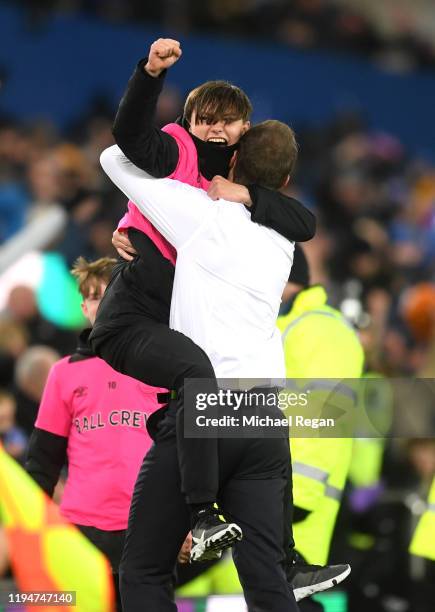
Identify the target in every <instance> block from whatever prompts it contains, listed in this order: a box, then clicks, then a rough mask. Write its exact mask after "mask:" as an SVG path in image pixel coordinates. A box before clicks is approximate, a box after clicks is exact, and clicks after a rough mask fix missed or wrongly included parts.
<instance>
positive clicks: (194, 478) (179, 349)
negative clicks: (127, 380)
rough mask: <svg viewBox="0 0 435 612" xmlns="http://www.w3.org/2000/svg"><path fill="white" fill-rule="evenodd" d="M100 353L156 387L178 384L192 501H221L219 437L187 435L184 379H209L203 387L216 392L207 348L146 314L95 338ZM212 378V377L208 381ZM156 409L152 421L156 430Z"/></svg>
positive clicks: (186, 489)
mask: <svg viewBox="0 0 435 612" xmlns="http://www.w3.org/2000/svg"><path fill="white" fill-rule="evenodd" d="M92 347H93V349H94V350H95V352H96V354H97V355H99V356H100V357H101V358H102V359H104V360H105V361H107V363H108V364H109V365H111V366H112V367H113V368H114V369H115V370H117V371H118V372H121V373H122V374H127V375H128V376H132V377H133V378H137V379H138V380H141V381H142V382H144V383H146V384H148V385H152V386H154V387H164V388H166V389H174V390H175V391H176V392H177V399H176V401H175V405H176V408H177V412H178V416H179V419H178V420H179V423H180V425H179V427H177V434H178V436H179V445H178V446H179V461H180V469H181V474H182V475H183V479H182V491H183V493H184V494H185V495H186V500H187V502H188V503H190V504H200V503H206V502H214V501H216V496H217V491H218V469H217V468H218V466H217V461H216V456H217V440H216V438H206V439H202V438H188V439H186V438H184V418H182V417H184V409H186V410H189V409H192V410H193V409H194V407H193V406H192V407H187V406H186V407H185V406H184V405H183V404H184V379H185V378H201V379H206V382H205V383H204V385H202V387H201V389H202V388H203V387H204V390H208V391H209V392H215V391H216V390H217V383H216V378H215V373H214V370H213V366H212V365H211V363H210V360H209V358H208V356H207V355H206V353H205V352H204V351H203V350H202V349H201V348H200V347H199V346H197V345H196V344H195V343H194V342H193V341H192V340H191V339H190V338H188V337H187V336H185V335H184V334H182V333H180V332H177V331H174V330H171V329H169V327H168V326H167V325H165V324H162V323H157V322H155V321H152V320H150V319H148V318H146V317H142V320H141V319H140V318H138V320H137V323H136V324H135V325H131V326H129V327H121V328H120V329H119V330H118V331H117V333H116V334H112V335H107V336H106V337H104V336H102V337H98V338H96V339H94V340H93V341H92ZM207 381H208V382H207ZM160 412H161V411H158V413H155V414H154V415H153V416H152V417H151V418H150V421H149V423H148V430H149V431H150V433H151V434H152V433H153V429H154V427H153V425H152V422H153V421H155V420H157V419H155V418H154V417H159V416H162V415H161V414H159V413H160Z"/></svg>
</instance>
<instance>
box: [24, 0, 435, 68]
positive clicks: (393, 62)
mask: <svg viewBox="0 0 435 612" xmlns="http://www.w3.org/2000/svg"><path fill="white" fill-rule="evenodd" d="M15 2H16V3H18V4H22V5H24V6H25V7H26V9H27V11H28V15H29V23H30V24H31V25H32V26H33V27H39V26H40V25H41V24H43V23H44V20H45V19H46V18H47V17H48V16H49V15H51V14H53V12H54V13H56V14H58V13H61V14H65V13H66V14H68V13H72V12H74V11H81V12H85V13H87V14H89V15H92V16H97V17H99V18H103V19H105V20H107V21H110V22H112V23H126V22H133V23H136V24H137V23H158V24H159V25H160V26H162V27H164V28H170V29H173V28H175V29H176V30H178V31H180V30H181V31H184V32H190V31H197V32H199V33H204V32H217V33H220V34H223V35H225V36H228V35H229V36H238V37H240V36H248V37H255V38H256V39H259V38H262V39H265V40H267V39H269V40H270V39H272V40H275V41H279V42H281V43H284V44H289V45H291V46H294V47H299V48H303V49H311V48H321V49H322V48H323V49H333V50H338V51H346V52H348V51H350V52H354V53H358V54H362V55H366V56H369V57H370V58H372V59H373V60H375V61H376V62H377V63H378V64H380V65H382V66H384V67H385V68H387V69H390V70H395V71H407V70H414V69H416V68H424V67H433V66H434V65H435V44H434V42H433V41H434V33H435V17H434V13H433V4H432V3H431V0H393V1H390V0H385V1H383V2H379V1H378V0H362V1H361V0H205V1H204V0H201V1H200V0H161V1H160V2H142V1H141V0H129V2H123V0H104V2H103V1H101V0H40V1H39V2H37V3H36V2H32V3H29V2H23V0H15Z"/></svg>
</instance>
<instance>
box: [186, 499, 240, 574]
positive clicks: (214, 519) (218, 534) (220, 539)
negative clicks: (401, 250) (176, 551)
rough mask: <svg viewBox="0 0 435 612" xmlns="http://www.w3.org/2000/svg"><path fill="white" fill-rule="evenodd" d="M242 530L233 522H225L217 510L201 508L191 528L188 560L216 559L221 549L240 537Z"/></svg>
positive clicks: (219, 555) (229, 545)
mask: <svg viewBox="0 0 435 612" xmlns="http://www.w3.org/2000/svg"><path fill="white" fill-rule="evenodd" d="M242 535H243V534H242V530H241V529H240V527H239V526H238V525H236V524H235V523H225V521H223V520H222V519H221V518H219V515H218V511H217V510H215V509H214V508H213V509H212V510H201V511H200V512H199V513H198V520H197V522H196V524H195V526H194V527H193V528H192V550H191V551H190V561H191V562H193V561H207V560H210V559H218V558H219V557H221V555H222V551H223V550H225V549H226V548H230V547H231V546H233V545H234V544H235V543H236V542H237V541H238V540H241V539H242Z"/></svg>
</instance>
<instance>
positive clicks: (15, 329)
mask: <svg viewBox="0 0 435 612" xmlns="http://www.w3.org/2000/svg"><path fill="white" fill-rule="evenodd" d="M28 342H29V338H28V332H27V329H26V328H25V326H24V325H21V324H20V323H16V322H15V321H11V320H10V319H9V318H7V317H4V318H1V319H0V387H10V386H11V385H12V383H13V381H14V368H15V361H16V359H18V357H19V356H20V355H21V353H23V352H24V351H25V350H26V348H27V346H28Z"/></svg>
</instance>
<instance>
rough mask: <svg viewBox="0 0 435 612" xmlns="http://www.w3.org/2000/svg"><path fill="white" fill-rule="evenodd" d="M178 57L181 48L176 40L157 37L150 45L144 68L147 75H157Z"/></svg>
mask: <svg viewBox="0 0 435 612" xmlns="http://www.w3.org/2000/svg"><path fill="white" fill-rule="evenodd" d="M180 57H181V48H180V43H179V42H178V40H172V38H159V39H158V40H156V41H155V42H153V44H152V45H151V47H150V52H149V54H148V62H147V63H146V64H145V70H146V71H147V72H148V74H149V75H151V76H153V77H158V76H159V74H160V73H161V72H163V70H166V69H167V68H170V67H171V66H172V65H173V64H175V62H176V61H178V60H179V59H180Z"/></svg>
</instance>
